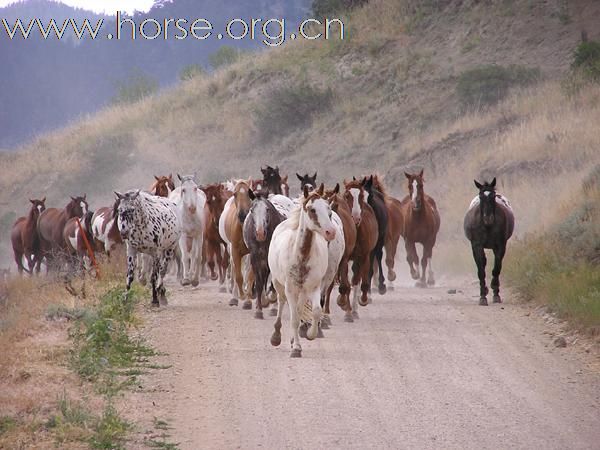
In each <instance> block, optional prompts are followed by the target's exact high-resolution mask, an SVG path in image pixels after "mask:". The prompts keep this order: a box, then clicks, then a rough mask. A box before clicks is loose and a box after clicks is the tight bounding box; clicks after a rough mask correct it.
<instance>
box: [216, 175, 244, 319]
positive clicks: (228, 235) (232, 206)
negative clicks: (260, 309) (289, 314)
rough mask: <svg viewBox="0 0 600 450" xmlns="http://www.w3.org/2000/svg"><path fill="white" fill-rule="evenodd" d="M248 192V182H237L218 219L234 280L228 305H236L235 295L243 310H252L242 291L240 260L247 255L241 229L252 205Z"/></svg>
mask: <svg viewBox="0 0 600 450" xmlns="http://www.w3.org/2000/svg"><path fill="white" fill-rule="evenodd" d="M249 191H250V181H239V182H238V183H237V184H236V185H235V188H234V190H233V197H231V198H230V199H229V200H228V201H227V203H226V204H225V208H224V209H223V214H221V217H220V219H219V234H220V235H221V237H222V238H223V240H224V241H225V242H226V243H227V245H228V247H229V253H230V255H231V271H232V277H233V279H234V280H233V281H234V296H233V297H232V298H231V300H230V301H229V305H230V306H235V305H237V304H238V298H237V297H236V295H237V296H238V297H239V299H240V300H244V303H243V308H244V309H252V301H251V300H250V299H249V298H248V297H249V293H247V292H246V290H245V289H244V276H243V275H242V258H243V257H244V256H245V255H247V254H248V253H249V252H248V247H246V244H245V243H244V237H243V228H242V226H243V224H244V220H246V216H247V215H248V211H249V210H250V205H251V203H252V201H251V200H250V196H249ZM248 286H252V283H251V282H250V280H248ZM235 288H237V290H236V289H235Z"/></svg>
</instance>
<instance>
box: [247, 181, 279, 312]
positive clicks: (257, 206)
mask: <svg viewBox="0 0 600 450" xmlns="http://www.w3.org/2000/svg"><path fill="white" fill-rule="evenodd" d="M248 195H249V197H250V200H251V201H252V203H251V205H250V210H249V211H248V215H247V216H246V219H245V220H244V228H243V236H244V243H245V244H246V247H247V248H248V250H249V252H250V265H251V267H252V271H253V272H254V283H255V284H254V286H255V289H256V310H255V312H254V317H255V318H256V319H263V318H264V316H263V311H262V310H263V308H264V307H267V306H268V305H269V300H268V299H267V298H266V296H265V299H264V301H263V295H264V293H265V292H266V289H267V281H268V278H269V273H270V270H269V264H268V256H269V245H270V243H271V237H272V236H273V231H275V228H276V227H277V225H279V224H280V223H281V221H282V220H283V217H282V216H281V215H280V214H279V212H277V210H276V209H275V207H274V206H273V204H272V203H271V202H270V201H269V200H268V198H267V196H266V195H265V194H255V193H254V192H253V191H252V190H250V191H249V192H248Z"/></svg>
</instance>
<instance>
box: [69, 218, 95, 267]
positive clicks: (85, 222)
mask: <svg viewBox="0 0 600 450" xmlns="http://www.w3.org/2000/svg"><path fill="white" fill-rule="evenodd" d="M93 216H94V213H93V212H91V211H88V212H87V213H86V214H85V216H84V217H83V219H81V220H79V218H78V217H72V218H70V219H69V220H67V223H66V224H65V228H64V230H63V238H64V240H65V244H66V250H67V253H68V254H69V255H70V256H71V258H72V262H73V269H74V270H76V271H79V270H81V269H84V270H86V271H87V270H90V269H91V265H92V264H91V256H90V250H91V251H92V252H93V251H94V249H93V247H92V245H93V243H94V235H93V232H92V218H93ZM78 220H79V223H80V224H81V229H83V233H82V232H81V229H80V227H79V224H78V223H77V221H78ZM84 236H85V237H84ZM86 240H87V244H86ZM88 245H89V249H88Z"/></svg>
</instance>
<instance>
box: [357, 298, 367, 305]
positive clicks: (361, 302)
mask: <svg viewBox="0 0 600 450" xmlns="http://www.w3.org/2000/svg"><path fill="white" fill-rule="evenodd" d="M358 304H359V305H360V306H367V305H368V304H369V299H368V298H366V299H363V298H362V297H361V298H359V299H358Z"/></svg>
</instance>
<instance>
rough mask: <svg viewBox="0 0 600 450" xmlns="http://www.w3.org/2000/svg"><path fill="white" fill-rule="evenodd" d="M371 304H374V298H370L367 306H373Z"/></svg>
mask: <svg viewBox="0 0 600 450" xmlns="http://www.w3.org/2000/svg"><path fill="white" fill-rule="evenodd" d="M371 304H373V297H369V298H368V299H367V305H371Z"/></svg>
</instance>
